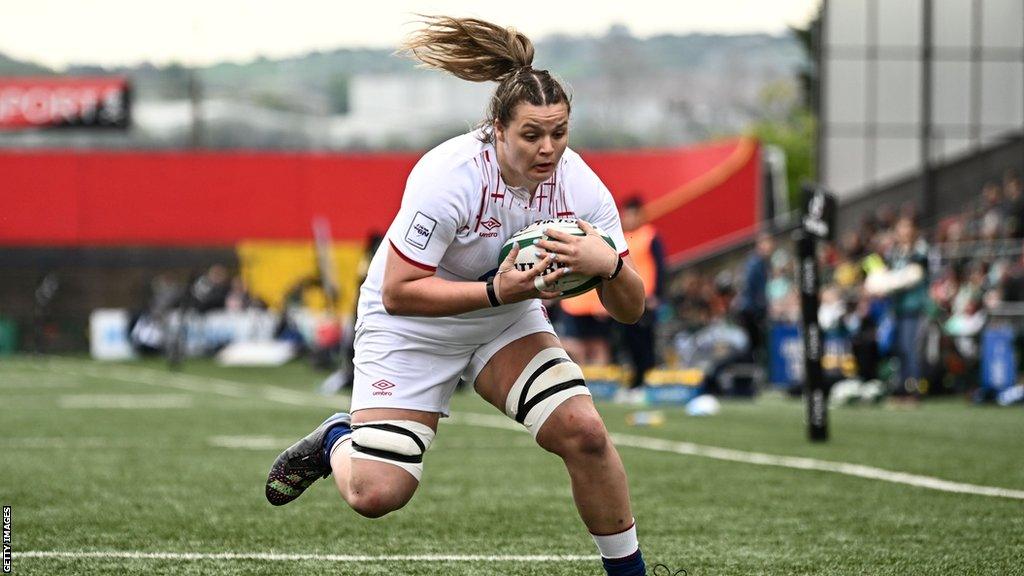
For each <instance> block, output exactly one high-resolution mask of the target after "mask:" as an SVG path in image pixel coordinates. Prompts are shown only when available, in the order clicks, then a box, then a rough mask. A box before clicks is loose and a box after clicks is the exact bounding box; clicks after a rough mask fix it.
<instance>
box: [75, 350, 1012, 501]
mask: <svg viewBox="0 0 1024 576" xmlns="http://www.w3.org/2000/svg"><path fill="white" fill-rule="evenodd" d="M79 364H80V363H79ZM140 372H147V373H148V374H149V376H150V377H151V379H152V380H151V381H150V382H145V383H152V384H154V385H160V384H161V383H162V382H160V381H158V380H164V381H166V380H165V379H166V378H168V377H169V376H170V375H168V374H166V373H163V372H158V371H156V370H148V369H145V368H142V369H133V373H135V374H138V373H140ZM72 373H73V372H72ZM178 376H180V375H178ZM96 377H101V378H102V377H104V376H103V375H101V374H97V375H96ZM190 378H192V379H193V380H195V381H197V382H199V381H202V380H209V381H214V382H221V383H230V384H231V385H233V386H237V387H239V388H241V389H243V390H244V389H245V387H244V386H242V385H240V384H238V383H237V382H230V381H228V380H220V379H217V378H212V377H190ZM124 379H126V380H127V379H128V377H125V378H124ZM135 381H140V380H135ZM167 385H169V386H175V385H174V384H170V383H168V384H167ZM196 388H199V389H203V390H207V391H208V387H205V388H204V387H203V386H199V385H196ZM278 390H282V389H278ZM196 391H198V390H196ZM288 392H291V393H295V392H294V391H291V390H288ZM247 397H251V396H248V395H247ZM263 398H265V399H267V400H271V401H278V402H282V403H284V402H283V401H282V400H279V399H275V398H272V397H268V396H267V395H265V394H264V395H263ZM335 399H338V400H339V401H340V400H341V399H340V397H335ZM448 421H449V422H451V423H452V424H465V425H469V426H480V427H484V428H498V429H501V430H517V431H520V432H525V431H526V430H525V429H524V428H523V427H521V426H519V425H518V424H516V423H514V422H512V421H510V420H509V419H508V418H505V417H503V416H498V415H490V414H474V413H462V414H457V415H453V416H452V417H451V418H449V419H448ZM611 436H612V441H613V442H615V444H617V445H619V446H630V447H633V448H641V449H644V450H652V451H655V452H668V453H673V454H681V455H685V456H700V457H704V458H712V459H715V460H725V461H729V462H739V463H743V464H754V465H758V466H776V467H781V468H792V469H796V470H816V471H820V472H832V473H835V474H844V475H846V476H854V477H858V478H866V479H869V480H881V481H883V482H892V483H894V484H904V485H907V486H916V487H918V488H927V489H929V490H938V491H940V492H953V493H959V494H972V495H976V496H992V497H999V498H1011V499H1014V500H1024V490H1012V489H1009V488H999V487H995V486H981V485H977V484H967V483H963V482H953V481H950V480H943V479H941V478H935V477H933V476H923V475H919V474H910V473H907V472H894V471H892V470H885V469H883V468H876V467H874V466H865V465H862V464H851V463H848V462H832V461H828V460H818V459H816V458H802V457H798V456H779V455H775V454H765V453H761V452H747V451H744V450H733V449H731V448H720V447H717V446H703V445H701V444H694V443H691V442H676V441H673V440H662V439H659V438H648V437H644V436H632V435H628V434H612V435H611Z"/></svg>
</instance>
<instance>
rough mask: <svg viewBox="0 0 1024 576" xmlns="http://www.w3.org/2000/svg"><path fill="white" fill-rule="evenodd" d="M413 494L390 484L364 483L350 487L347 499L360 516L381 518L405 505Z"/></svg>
mask: <svg viewBox="0 0 1024 576" xmlns="http://www.w3.org/2000/svg"><path fill="white" fill-rule="evenodd" d="M410 498H412V494H411V493H410V494H405V493H402V492H399V491H397V490H395V489H393V488H392V487H390V486H385V485H374V484H369V485H367V484H362V485H352V486H350V487H349V493H348V495H347V497H346V498H345V500H346V501H347V502H348V505H349V506H350V507H351V508H352V510H355V511H356V513H357V514H359V515H360V516H365V517H366V518H380V517H381V516H384V515H385V514H388V513H389V512H394V511H395V510H398V509H399V508H401V507H402V506H405V504H406V503H407V502H409V499H410Z"/></svg>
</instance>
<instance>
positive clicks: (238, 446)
mask: <svg viewBox="0 0 1024 576" xmlns="http://www.w3.org/2000/svg"><path fill="white" fill-rule="evenodd" d="M207 442H209V443H210V445H211V446H216V447H218V448H232V449H235V450H275V449H276V450H280V449H281V448H283V447H286V446H288V445H289V444H291V443H293V442H295V439H294V438H274V437H273V436H210V437H209V438H207Z"/></svg>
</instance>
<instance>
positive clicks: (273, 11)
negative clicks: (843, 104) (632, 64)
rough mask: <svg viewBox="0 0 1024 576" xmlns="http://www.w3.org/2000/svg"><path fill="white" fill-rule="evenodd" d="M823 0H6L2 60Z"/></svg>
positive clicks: (699, 23) (656, 30)
mask: <svg viewBox="0 0 1024 576" xmlns="http://www.w3.org/2000/svg"><path fill="white" fill-rule="evenodd" d="M819 2H820V0H675V1H673V0H615V1H605V0H592V1H585V0H579V1H578V0H562V1H560V2H559V1H557V0H517V1H514V2H503V3H498V2H493V3H492V2H486V1H484V0H472V1H469V0H433V1H419V2H414V1H410V0H370V1H365V0H363V1H358V2H352V1H346V0H277V1H269V0H174V1H171V2H168V1H166V0H161V1H155V0H0V52H2V53H4V54H6V55H8V56H11V57H14V58H17V59H21V60H30V61H34V62H38V63H42V64H46V65H49V66H54V67H57V68H60V67H63V66H66V65H67V64H69V63H89V64H103V65H119V64H136V63H139V62H143V61H147V60H148V61H150V62H154V63H157V64H165V63H167V62H171V61H178V62H183V63H186V64H210V63H213V62H219V61H223V60H230V61H247V60H251V59H253V58H255V57H257V56H260V55H262V56H266V57H269V58H278V57H283V56H293V55H299V54H303V53H305V52H309V51H311V50H330V49H333V48H338V47H385V48H386V47H393V46H394V45H395V44H396V43H397V42H398V41H399V40H400V39H401V38H402V37H403V36H404V35H405V34H407V33H408V32H409V31H410V30H412V25H411V24H410V22H412V21H413V20H415V14H416V13H417V12H420V13H428V14H446V15H452V16H477V17H480V18H484V19H487V20H491V21H493V22H496V23H499V24H502V25H506V26H515V27H517V28H519V29H520V30H522V31H523V32H525V33H526V34H527V35H528V36H530V37H531V38H533V39H535V40H536V39H539V38H543V37H544V36H546V35H548V34H551V33H555V32H562V33H568V34H576V35H578V34H601V33H604V32H605V31H606V30H607V29H608V27H609V26H611V25H612V24H614V23H621V24H625V25H626V26H628V27H629V29H630V30H631V31H632V32H633V34H635V35H637V36H643V37H646V36H651V35H654V34H661V33H675V34H685V33H688V32H721V33H739V32H769V33H779V32H782V31H784V30H785V29H786V26H787V25H789V24H804V23H806V22H807V21H808V20H809V18H810V16H811V15H812V13H813V12H814V11H815V9H816V7H817V5H818V4H819Z"/></svg>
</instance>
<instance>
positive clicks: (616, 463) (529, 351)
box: [475, 332, 632, 534]
mask: <svg viewBox="0 0 1024 576" xmlns="http://www.w3.org/2000/svg"><path fill="white" fill-rule="evenodd" d="M552 348H554V349H560V348H561V346H560V345H559V342H558V338H557V337H555V336H554V335H553V334H550V333H546V332H539V333H535V334H530V335H528V336H525V337H522V338H519V339H518V340H515V341H514V342H512V343H511V344H508V345H506V346H505V347H503V348H502V349H501V350H499V351H498V352H497V353H495V354H494V356H492V357H491V359H490V361H488V362H487V364H486V365H485V366H484V369H483V370H482V371H481V372H480V374H479V376H477V378H476V386H475V388H476V390H477V392H478V393H479V394H480V395H481V396H482V397H483V398H484V399H485V400H487V401H488V402H490V403H491V404H493V405H494V406H495V407H497V408H499V409H501V410H502V411H505V409H506V404H507V399H508V395H509V391H510V390H511V389H512V386H513V384H514V383H515V382H516V380H517V379H519V377H520V375H522V374H523V372H524V369H525V368H527V365H528V364H530V363H531V361H532V360H533V359H534V358H535V357H536V356H537V355H538V354H539V353H541V352H542V351H545V350H548V349H552ZM583 389H584V390H585V388H583ZM533 432H535V434H534V436H535V438H536V440H537V443H538V444H540V445H541V447H543V448H544V449H546V450H548V451H550V452H553V453H555V454H557V455H558V456H560V457H561V458H562V460H563V461H564V462H565V465H566V468H567V469H568V471H569V477H570V479H571V481H572V489H573V498H574V499H575V501H576V506H577V508H578V510H579V513H580V517H581V518H582V519H583V522H584V524H586V525H587V528H589V529H590V531H591V532H592V533H597V534H606V533H611V532H616V531H620V530H622V529H624V528H628V527H629V525H630V524H631V523H632V514H631V512H630V506H629V490H628V488H627V486H626V473H625V469H624V468H623V466H622V461H621V460H620V459H619V455H618V452H617V451H616V450H615V447H614V446H613V445H612V443H611V441H610V440H609V439H608V431H607V430H606V429H605V427H604V422H603V421H602V420H601V416H600V414H598V413H597V410H596V409H595V408H594V403H593V401H592V400H591V398H590V396H589V395H585V394H583V395H578V396H573V397H570V398H567V399H566V400H565V401H564V402H562V403H561V404H560V405H559V406H557V407H555V408H554V410H553V411H552V412H551V414H550V415H549V416H548V417H547V419H546V420H545V421H544V422H543V423H542V425H541V426H540V428H539V430H537V431H533Z"/></svg>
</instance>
